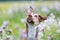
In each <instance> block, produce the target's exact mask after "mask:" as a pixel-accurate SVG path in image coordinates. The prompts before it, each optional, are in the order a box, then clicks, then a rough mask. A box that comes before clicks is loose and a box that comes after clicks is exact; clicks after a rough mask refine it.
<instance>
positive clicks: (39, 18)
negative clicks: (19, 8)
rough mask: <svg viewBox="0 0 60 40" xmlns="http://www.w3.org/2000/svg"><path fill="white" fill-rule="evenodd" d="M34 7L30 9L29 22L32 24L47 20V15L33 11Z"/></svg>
mask: <svg viewBox="0 0 60 40" xmlns="http://www.w3.org/2000/svg"><path fill="white" fill-rule="evenodd" d="M32 10H33V9H31V8H30V11H29V12H28V15H27V22H28V23H30V24H39V23H40V22H41V21H44V20H46V19H47V18H46V17H42V16H40V15H39V14H36V13H34V12H31V11H32Z"/></svg>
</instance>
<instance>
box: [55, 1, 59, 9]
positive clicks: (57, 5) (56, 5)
mask: <svg viewBox="0 0 60 40" xmlns="http://www.w3.org/2000/svg"><path fill="white" fill-rule="evenodd" d="M54 7H55V8H56V9H57V10H60V3H59V2H58V1H55V3H54Z"/></svg>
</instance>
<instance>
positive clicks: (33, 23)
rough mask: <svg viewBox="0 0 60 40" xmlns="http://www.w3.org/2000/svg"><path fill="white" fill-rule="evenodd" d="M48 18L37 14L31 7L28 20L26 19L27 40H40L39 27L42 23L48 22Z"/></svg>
mask: <svg viewBox="0 0 60 40" xmlns="http://www.w3.org/2000/svg"><path fill="white" fill-rule="evenodd" d="M46 19H47V17H43V16H41V15H39V14H36V13H35V12H34V10H33V8H32V7H31V6H30V8H29V10H28V12H27V19H26V34H27V40H38V32H39V30H38V27H37V26H38V25H39V24H40V22H42V21H44V20H46Z"/></svg>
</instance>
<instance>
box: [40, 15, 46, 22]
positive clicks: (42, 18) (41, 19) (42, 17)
mask: <svg viewBox="0 0 60 40" xmlns="http://www.w3.org/2000/svg"><path fill="white" fill-rule="evenodd" d="M46 19H47V17H44V16H40V15H39V21H40V22H41V21H44V20H46Z"/></svg>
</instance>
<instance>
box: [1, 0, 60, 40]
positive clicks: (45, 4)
mask: <svg viewBox="0 0 60 40" xmlns="http://www.w3.org/2000/svg"><path fill="white" fill-rule="evenodd" d="M30 5H31V6H32V7H33V9H34V11H35V12H36V13H38V14H40V15H42V16H47V17H50V21H47V22H48V24H47V25H46V28H45V32H44V33H43V37H42V39H41V40H48V38H49V36H52V38H53V40H60V1H11V2H10V1H7V2H0V28H1V27H2V26H3V25H4V24H3V23H5V24H6V23H7V22H8V24H9V25H8V28H7V30H12V35H13V39H14V40H18V39H19V35H20V34H19V31H18V30H17V29H16V26H19V27H20V29H22V30H23V29H25V28H26V26H25V20H26V14H27V10H28V7H29V6H30ZM45 24H46V23H45ZM3 38H4V37H3ZM2 40H5V39H2Z"/></svg>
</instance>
